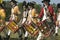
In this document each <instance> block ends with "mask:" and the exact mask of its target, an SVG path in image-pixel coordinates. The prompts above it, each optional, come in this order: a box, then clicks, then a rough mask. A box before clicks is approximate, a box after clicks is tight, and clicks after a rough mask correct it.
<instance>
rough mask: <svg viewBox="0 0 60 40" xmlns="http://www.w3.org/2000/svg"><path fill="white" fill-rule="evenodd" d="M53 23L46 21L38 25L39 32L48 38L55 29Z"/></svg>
mask: <svg viewBox="0 0 60 40" xmlns="http://www.w3.org/2000/svg"><path fill="white" fill-rule="evenodd" d="M51 24H52V23H50V22H48V21H46V20H44V21H41V22H39V23H38V28H39V30H40V31H41V32H42V33H43V34H44V36H45V37H48V36H50V35H51V31H52V28H53V26H52V25H53V24H52V25H51Z"/></svg>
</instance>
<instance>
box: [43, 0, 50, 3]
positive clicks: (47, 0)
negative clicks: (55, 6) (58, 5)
mask: <svg viewBox="0 0 60 40" xmlns="http://www.w3.org/2000/svg"><path fill="white" fill-rule="evenodd" d="M45 1H46V2H50V0H43V1H42V3H43V2H45Z"/></svg>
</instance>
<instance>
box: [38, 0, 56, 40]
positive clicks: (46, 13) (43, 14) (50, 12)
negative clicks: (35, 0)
mask: <svg viewBox="0 0 60 40" xmlns="http://www.w3.org/2000/svg"><path fill="white" fill-rule="evenodd" d="M42 3H43V7H42V9H41V11H40V14H39V16H38V18H39V19H40V21H44V20H46V19H48V20H49V21H48V20H47V21H48V22H50V23H51V22H52V23H54V21H55V20H56V18H55V14H54V9H53V7H52V6H51V5H50V0H43V1H42ZM49 25H50V24H49ZM52 25H53V24H52ZM39 34H40V37H39V36H38V38H37V40H40V38H41V36H42V34H41V32H40V33H39Z"/></svg>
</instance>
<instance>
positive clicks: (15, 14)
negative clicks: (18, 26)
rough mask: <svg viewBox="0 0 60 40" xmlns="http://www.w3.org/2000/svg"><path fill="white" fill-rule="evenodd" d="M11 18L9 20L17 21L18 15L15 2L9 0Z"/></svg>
mask: <svg viewBox="0 0 60 40" xmlns="http://www.w3.org/2000/svg"><path fill="white" fill-rule="evenodd" d="M10 3H11V7H12V9H11V17H10V20H14V21H18V15H19V14H20V11H19V7H18V6H17V2H16V1H15V0H11V1H10Z"/></svg>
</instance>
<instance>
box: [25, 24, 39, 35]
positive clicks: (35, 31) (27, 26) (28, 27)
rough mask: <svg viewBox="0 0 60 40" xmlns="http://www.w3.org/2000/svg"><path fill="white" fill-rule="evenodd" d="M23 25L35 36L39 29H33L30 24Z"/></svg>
mask: <svg viewBox="0 0 60 40" xmlns="http://www.w3.org/2000/svg"><path fill="white" fill-rule="evenodd" d="M24 27H25V29H26V30H27V31H28V32H29V33H30V34H31V35H32V36H36V35H37V34H38V32H39V30H38V29H35V28H34V27H33V26H32V25H31V24H30V25H27V24H24Z"/></svg>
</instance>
